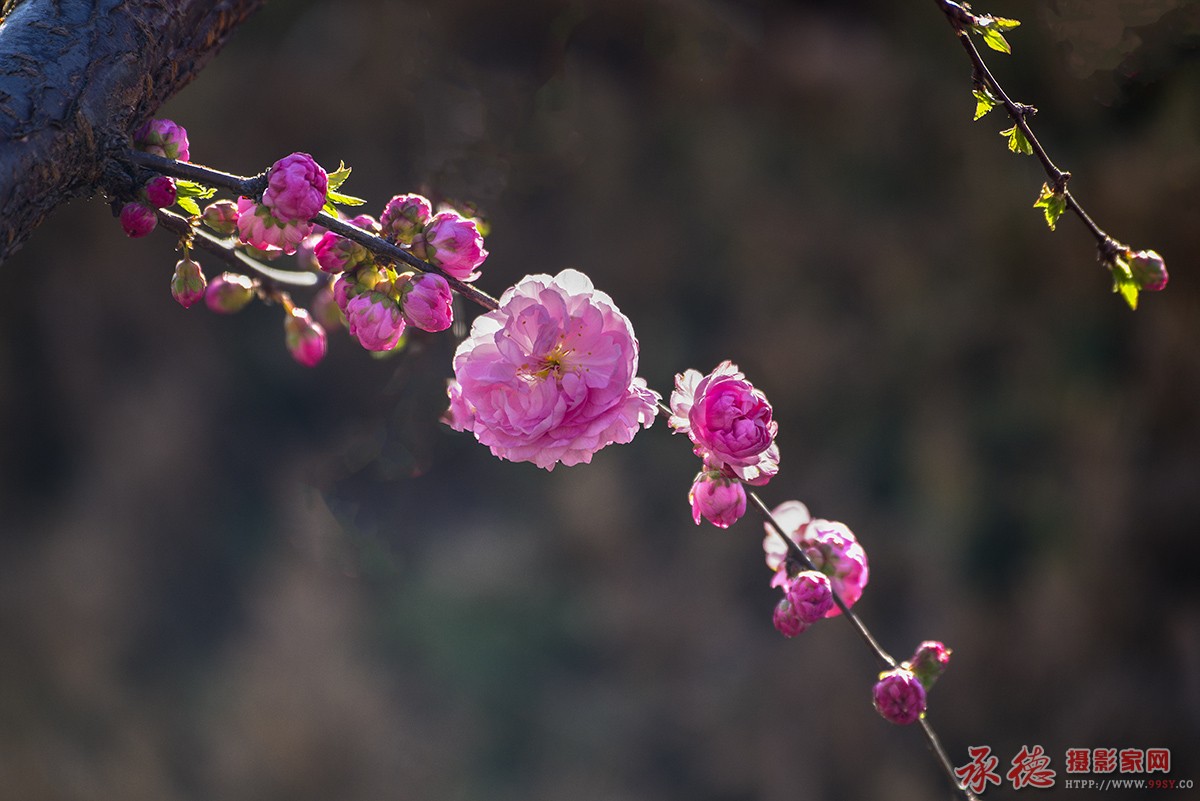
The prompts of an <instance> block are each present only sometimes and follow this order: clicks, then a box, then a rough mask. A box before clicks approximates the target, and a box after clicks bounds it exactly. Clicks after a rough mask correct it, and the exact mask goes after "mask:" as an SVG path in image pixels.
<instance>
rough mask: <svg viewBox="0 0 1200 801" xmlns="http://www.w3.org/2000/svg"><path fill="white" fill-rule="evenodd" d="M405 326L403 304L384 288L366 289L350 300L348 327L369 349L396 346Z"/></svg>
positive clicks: (347, 312) (352, 334) (386, 348)
mask: <svg viewBox="0 0 1200 801" xmlns="http://www.w3.org/2000/svg"><path fill="white" fill-rule="evenodd" d="M404 326H405V323H404V316H403V315H402V314H401V312H400V306H399V305H398V304H397V303H396V301H394V300H392V299H391V298H390V297H388V296H386V295H384V294H382V293H380V292H364V293H362V294H361V295H356V296H354V297H353V298H350V299H349V301H348V302H347V303H346V327H347V328H348V329H349V331H350V334H351V336H354V337H357V339H358V342H359V344H361V345H362V346H363V347H364V348H366V349H367V350H372V351H388V350H392V349H393V348H395V347H396V346H397V345H398V344H399V343H400V336H401V335H402V334H403V333H404Z"/></svg>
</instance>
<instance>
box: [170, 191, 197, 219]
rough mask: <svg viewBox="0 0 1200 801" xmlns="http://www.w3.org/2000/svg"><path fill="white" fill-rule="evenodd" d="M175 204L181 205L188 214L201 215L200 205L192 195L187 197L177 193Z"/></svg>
mask: <svg viewBox="0 0 1200 801" xmlns="http://www.w3.org/2000/svg"><path fill="white" fill-rule="evenodd" d="M175 204H176V205H177V206H179V208H181V209H183V210H184V211H186V212H187V213H188V214H190V215H192V216H193V217H199V216H200V206H199V205H198V204H197V203H196V201H194V200H192V199H191V198H190V197H186V196H184V195H176V196H175Z"/></svg>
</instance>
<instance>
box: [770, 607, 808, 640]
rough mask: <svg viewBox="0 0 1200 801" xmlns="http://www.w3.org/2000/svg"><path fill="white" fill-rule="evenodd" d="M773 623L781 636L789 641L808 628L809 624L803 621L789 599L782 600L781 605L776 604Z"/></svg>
mask: <svg viewBox="0 0 1200 801" xmlns="http://www.w3.org/2000/svg"><path fill="white" fill-rule="evenodd" d="M771 622H772V623H774V624H775V628H776V630H778V632H779V633H780V634H782V635H783V636H784V637H787V638H789V639H790V638H792V637H795V636H796V635H797V634H799V633H800V632H802V631H804V630H805V629H806V628H808V624H807V623H805V622H804V620H803V619H801V617H800V615H799V613H798V612H797V611H796V608H795V607H794V606H792V604H791V603H790V602H789V601H788V599H787V598H780V599H779V603H777V604H775V612H774V614H773V615H772V618H771Z"/></svg>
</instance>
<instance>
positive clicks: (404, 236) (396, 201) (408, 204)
mask: <svg viewBox="0 0 1200 801" xmlns="http://www.w3.org/2000/svg"><path fill="white" fill-rule="evenodd" d="M432 216H433V207H432V206H431V205H430V203H429V200H428V199H426V198H425V197H423V196H421V195H396V196H395V197H393V198H392V199H391V200H389V201H388V202H387V205H386V206H384V207H383V214H381V215H380V216H379V224H380V226H381V227H382V230H383V237H384V239H387V240H388V241H389V242H396V243H399V244H401V245H411V244H412V241H413V237H414V236H416V235H417V234H418V233H420V232H421V231H422V230H424V228H425V223H427V222H429V218H430V217H432Z"/></svg>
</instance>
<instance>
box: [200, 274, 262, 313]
mask: <svg viewBox="0 0 1200 801" xmlns="http://www.w3.org/2000/svg"><path fill="white" fill-rule="evenodd" d="M253 298H254V282H253V281H252V280H250V278H249V277H248V276H245V275H239V274H237V273H221V274H220V275H218V276H217V277H216V278H214V279H213V280H211V281H209V282H208V290H207V291H206V292H205V293H204V303H205V305H207V306H208V308H209V309H211V310H212V311H215V312H216V313H217V314H233V313H234V312H239V311H241V310H242V309H244V308H246V304H247V303H249V302H250V301H251V299H253Z"/></svg>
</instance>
